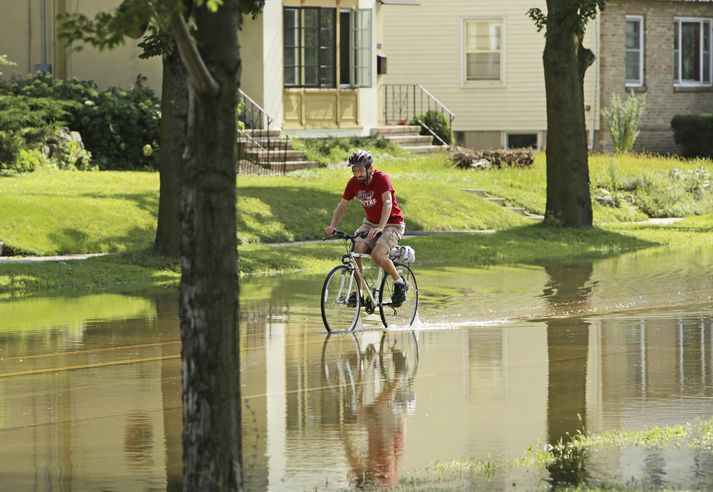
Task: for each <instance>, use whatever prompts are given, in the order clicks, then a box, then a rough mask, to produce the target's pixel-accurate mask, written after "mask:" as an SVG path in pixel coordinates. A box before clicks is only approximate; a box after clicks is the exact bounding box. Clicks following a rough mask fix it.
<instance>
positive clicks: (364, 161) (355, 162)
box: [347, 150, 374, 167]
mask: <svg viewBox="0 0 713 492" xmlns="http://www.w3.org/2000/svg"><path fill="white" fill-rule="evenodd" d="M373 163H374V158H373V157H371V152H369V151H368V150H355V151H354V152H352V155H350V156H349V163H348V164H347V166H349V167H352V166H367V167H369V166H371V165H372V164H373Z"/></svg>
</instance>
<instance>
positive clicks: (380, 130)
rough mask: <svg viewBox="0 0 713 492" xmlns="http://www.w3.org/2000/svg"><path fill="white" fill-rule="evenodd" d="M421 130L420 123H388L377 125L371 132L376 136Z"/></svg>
mask: <svg viewBox="0 0 713 492" xmlns="http://www.w3.org/2000/svg"><path fill="white" fill-rule="evenodd" d="M420 132H421V127H420V126H419V125H388V126H377V127H374V128H372V129H371V134H372V135H374V136H382V137H384V136H386V135H399V134H404V133H405V134H416V135H418V134H419V133H420Z"/></svg>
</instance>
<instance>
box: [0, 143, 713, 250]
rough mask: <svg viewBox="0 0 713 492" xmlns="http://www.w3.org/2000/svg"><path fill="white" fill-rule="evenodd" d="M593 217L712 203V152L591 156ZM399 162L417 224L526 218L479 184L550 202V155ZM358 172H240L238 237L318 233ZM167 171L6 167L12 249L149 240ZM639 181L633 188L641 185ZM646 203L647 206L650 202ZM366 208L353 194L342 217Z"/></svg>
mask: <svg viewBox="0 0 713 492" xmlns="http://www.w3.org/2000/svg"><path fill="white" fill-rule="evenodd" d="M590 161H591V181H592V193H593V196H594V197H595V198H596V197H602V196H605V195H606V196H608V197H609V198H610V199H611V200H612V201H613V202H615V203H616V204H617V206H615V207H610V206H604V205H602V204H600V203H599V202H598V201H596V200H595V201H594V219H595V224H596V225H605V224H607V225H608V224H616V223H621V222H632V221H638V220H644V219H646V218H647V214H648V215H651V216H690V215H697V214H708V213H713V190H712V189H711V181H713V180H711V179H709V178H710V172H711V171H713V164H711V163H710V162H709V161H705V162H703V161H701V162H684V161H679V160H673V159H665V158H653V157H647V156H618V157H612V156H598V155H595V156H592V158H591V160H590ZM378 167H379V168H381V169H383V170H385V171H387V172H388V173H390V174H391V176H392V178H393V181H394V183H395V186H396V188H397V192H398V199H399V204H400V205H401V206H402V208H403V209H404V212H405V214H406V220H407V229H408V230H410V231H454V230H486V229H494V230H504V229H509V228H512V227H520V226H523V225H526V224H529V223H530V222H529V219H526V218H524V217H522V216H520V215H518V214H516V213H514V212H511V211H509V210H506V209H505V208H503V207H501V206H499V205H496V204H494V203H491V202H489V201H487V200H485V199H483V198H480V197H478V196H476V195H474V194H473V193H469V192H467V191H465V189H468V188H479V189H484V190H487V191H489V192H491V193H492V194H493V195H495V196H499V197H502V198H504V199H505V200H506V203H507V204H509V205H515V206H522V207H525V208H526V209H527V210H529V211H531V212H534V213H538V214H543V213H544V208H545V191H546V181H545V179H546V178H545V160H544V155H543V154H537V156H536V159H535V164H534V165H533V166H532V168H530V169H502V170H491V171H470V170H460V169H454V168H452V167H451V166H450V164H449V163H448V161H447V159H446V158H445V156H443V155H435V156H428V157H413V156H411V157H397V156H392V157H389V158H386V159H385V160H384V161H382V162H379V163H378ZM348 178H349V172H348V170H347V169H345V168H336V169H327V168H320V169H316V170H305V171H300V172H296V173H292V174H290V175H288V176H262V177H258V176H239V178H238V185H237V186H238V210H237V211H238V214H237V226H238V231H239V232H238V236H239V240H240V243H241V244H247V243H270V242H289V241H299V240H307V239H317V238H320V237H321V236H322V231H323V229H324V226H325V225H326V224H327V223H328V222H329V220H330V219H331V214H332V212H333V210H334V207H335V206H336V204H337V203H338V201H339V199H340V197H341V193H342V191H343V189H344V185H345V183H346V180H347V179H348ZM158 185H159V181H158V174H156V173H140V172H67V171H65V172H62V171H43V172H36V173H32V174H29V175H24V176H14V177H2V178H0V210H2V211H3V214H2V218H1V219H0V241H2V242H4V243H5V247H6V248H7V249H8V250H9V251H11V252H15V253H21V254H22V253H29V254H39V255H50V254H69V253H95V252H125V251H136V250H141V249H147V248H149V247H150V246H151V244H152V242H153V237H154V231H155V225H156V223H155V217H156V210H157V207H158ZM632 187H633V188H632ZM644 211H646V212H647V213H644ZM361 217H362V211H361V210H360V207H359V206H358V204H357V203H352V204H351V205H350V207H349V211H348V214H347V216H346V217H345V219H344V222H343V224H342V225H343V228H344V229H346V230H350V229H353V228H355V227H356V225H357V224H358V223H359V222H360V220H361Z"/></svg>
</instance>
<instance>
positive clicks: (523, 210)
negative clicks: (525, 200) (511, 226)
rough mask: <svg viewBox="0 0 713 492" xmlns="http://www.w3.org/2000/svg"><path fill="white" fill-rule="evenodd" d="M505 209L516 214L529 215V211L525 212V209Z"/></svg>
mask: <svg viewBox="0 0 713 492" xmlns="http://www.w3.org/2000/svg"><path fill="white" fill-rule="evenodd" d="M505 208H506V209H507V210H510V211H512V212H515V213H516V214H520V215H528V213H527V211H526V210H525V207H505Z"/></svg>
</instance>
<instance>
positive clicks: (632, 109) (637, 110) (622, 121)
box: [602, 91, 646, 153]
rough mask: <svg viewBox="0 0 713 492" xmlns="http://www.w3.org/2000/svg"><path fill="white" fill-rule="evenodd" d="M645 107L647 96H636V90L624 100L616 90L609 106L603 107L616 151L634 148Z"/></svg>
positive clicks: (628, 150) (626, 150)
mask: <svg viewBox="0 0 713 492" xmlns="http://www.w3.org/2000/svg"><path fill="white" fill-rule="evenodd" d="M645 109H646V97H645V96H643V95H642V96H635V95H634V91H631V94H630V95H629V97H627V98H626V100H625V101H624V102H622V101H621V99H619V95H618V94H617V93H616V92H615V93H613V94H612V96H611V101H610V102H609V107H607V108H604V109H602V115H604V119H605V120H606V122H607V126H608V128H609V134H610V135H611V139H612V143H613V144H614V151H615V152H617V153H621V152H631V151H632V150H634V144H635V143H636V138H637V137H638V136H639V122H640V121H641V115H642V114H643V113H644V110H645Z"/></svg>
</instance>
